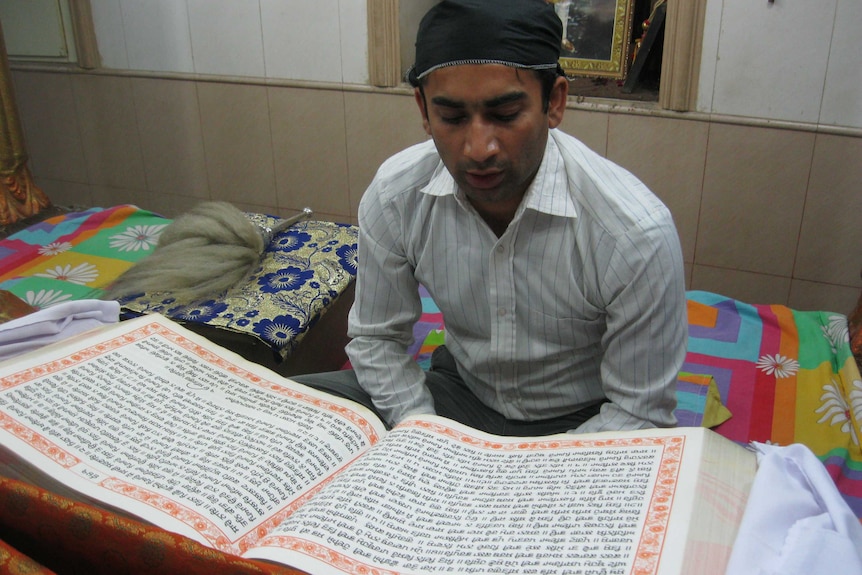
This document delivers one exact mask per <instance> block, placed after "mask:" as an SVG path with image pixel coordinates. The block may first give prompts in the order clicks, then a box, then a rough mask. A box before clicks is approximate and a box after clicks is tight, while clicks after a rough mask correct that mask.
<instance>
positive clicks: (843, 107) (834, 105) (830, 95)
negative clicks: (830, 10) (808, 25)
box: [820, 0, 862, 128]
mask: <svg viewBox="0 0 862 575" xmlns="http://www.w3.org/2000/svg"><path fill="white" fill-rule="evenodd" d="M860 24H862V2H859V0H838V13H837V15H836V17H835V28H834V30H833V31H832V45H831V50H830V52H829V67H828V68H827V69H826V85H825V86H824V88H823V107H822V108H821V110H820V123H822V124H830V125H838V126H851V127H854V128H862V70H860V67H859V63H860V62H862V42H859V39H858V38H857V37H856V34H858V33H859V25H860Z"/></svg>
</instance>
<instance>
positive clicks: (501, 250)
mask: <svg viewBox="0 0 862 575" xmlns="http://www.w3.org/2000/svg"><path fill="white" fill-rule="evenodd" d="M505 251H506V246H504V245H499V246H497V253H498V254H502V253H503V252H505Z"/></svg>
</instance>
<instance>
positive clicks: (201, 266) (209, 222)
mask: <svg viewBox="0 0 862 575" xmlns="http://www.w3.org/2000/svg"><path fill="white" fill-rule="evenodd" d="M312 213H313V212H312V210H311V209H309V208H305V209H304V210H303V211H302V212H300V213H299V214H297V215H295V216H293V217H290V218H287V219H283V220H279V221H277V222H276V224H275V225H274V226H272V227H269V226H268V225H267V223H268V222H269V221H271V218H266V217H263V216H261V215H259V214H247V213H245V212H242V211H240V210H239V209H238V208H236V207H235V206H233V205H231V204H230V203H228V202H203V203H200V204H198V205H197V206H195V207H194V208H193V209H191V210H189V211H188V212H186V213H185V214H183V215H181V216H180V217H178V218H177V219H175V220H174V221H173V222H171V224H170V225H168V226H167V227H166V228H165V229H164V230H163V231H162V233H161V236H160V237H159V241H158V244H157V245H156V248H155V249H154V250H153V253H152V254H150V255H149V256H147V257H145V258H144V259H142V260H140V261H139V262H137V263H136V264H135V265H133V266H132V267H130V268H129V269H128V270H126V271H125V272H124V273H123V274H122V275H121V276H120V277H118V278H117V279H116V281H114V282H113V283H112V284H111V285H110V286H109V287H108V288H107V289H106V290H105V293H104V295H103V296H102V298H103V299H121V298H124V297H128V296H132V295H135V294H140V293H149V292H169V293H171V294H172V295H173V296H175V297H178V298H183V299H198V298H202V297H204V296H214V295H218V294H220V293H222V292H224V291H225V290H227V289H229V288H231V287H232V286H234V285H236V284H238V283H239V282H241V281H242V280H244V279H245V278H246V277H247V276H248V275H249V274H250V273H251V272H252V271H253V270H254V268H255V266H256V265H257V264H258V263H259V262H260V257H261V254H263V251H264V249H266V246H268V245H269V242H270V241H271V240H272V238H273V237H274V236H275V235H276V234H277V233H279V232H281V231H283V230H285V229H287V228H289V227H290V226H292V225H293V224H295V223H297V222H299V221H301V220H304V219H306V218H308V217H310V216H311V215H312Z"/></svg>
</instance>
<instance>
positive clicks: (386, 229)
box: [347, 180, 434, 425]
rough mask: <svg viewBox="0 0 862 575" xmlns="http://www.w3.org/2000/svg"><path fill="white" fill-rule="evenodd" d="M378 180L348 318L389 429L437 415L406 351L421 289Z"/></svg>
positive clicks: (355, 355)
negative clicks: (411, 418)
mask: <svg viewBox="0 0 862 575" xmlns="http://www.w3.org/2000/svg"><path fill="white" fill-rule="evenodd" d="M379 185H380V184H379V183H378V182H377V181H376V180H375V182H372V184H371V186H370V187H369V189H368V190H367V191H366V193H365V195H364V196H363V198H362V201H361V202H360V206H359V246H358V259H359V266H358V273H357V278H356V299H355V301H354V304H353V307H352V309H351V311H350V315H349V319H348V335H349V336H350V337H351V338H353V339H352V340H351V341H350V343H348V345H347V354H348V357H349V358H350V362H351V364H352V366H353V369H354V370H355V372H356V376H357V379H358V380H359V384H360V385H361V386H362V388H363V389H364V390H365V391H366V392H367V393H368V394H369V395H370V396H371V399H372V401H373V402H374V406H375V407H376V408H377V410H378V411H379V412H380V414H381V415H382V416H383V417H384V419H386V421H387V423H389V424H390V425H396V424H397V423H398V422H400V421H401V420H402V419H404V418H405V417H407V416H410V415H417V414H433V413H434V401H433V399H432V397H431V393H430V392H429V391H428V388H427V386H426V385H425V375H424V372H423V371H422V369H421V368H420V366H419V365H418V364H417V363H416V362H415V361H414V360H413V358H412V357H410V356H409V355H408V353H407V348H408V346H409V345H410V344H411V343H412V342H413V325H414V324H415V323H416V321H417V320H418V319H419V316H420V315H421V313H422V303H421V299H420V296H419V286H418V284H417V282H416V279H415V278H414V275H413V267H412V266H411V264H410V262H409V261H408V258H407V256H406V253H405V248H404V245H403V241H401V239H400V238H399V236H398V234H397V230H400V229H401V227H400V225H399V223H398V215H397V213H396V211H395V210H394V209H393V208H392V207H391V206H387V205H385V204H384V203H383V202H382V200H381V198H380V193H379V192H380V190H379Z"/></svg>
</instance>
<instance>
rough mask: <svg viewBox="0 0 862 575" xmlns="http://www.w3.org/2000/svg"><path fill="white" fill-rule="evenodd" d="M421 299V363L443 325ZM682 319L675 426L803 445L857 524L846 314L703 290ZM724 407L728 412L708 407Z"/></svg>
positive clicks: (861, 396) (855, 390) (861, 495)
mask: <svg viewBox="0 0 862 575" xmlns="http://www.w3.org/2000/svg"><path fill="white" fill-rule="evenodd" d="M420 295H421V298H422V305H423V313H422V316H421V318H420V320H419V321H418V322H417V323H416V325H415V327H414V337H415V342H414V344H413V346H412V347H411V349H410V351H411V353H412V354H413V355H414V357H415V358H416V360H417V361H418V362H419V363H420V365H422V366H423V367H424V368H426V369H427V367H428V366H429V363H430V358H431V352H432V351H433V350H434V348H435V347H437V346H438V345H440V344H442V343H443V339H444V331H443V328H444V326H443V316H442V314H441V313H440V310H439V309H438V308H437V306H436V304H435V303H434V301H433V300H432V299H431V298H430V296H429V295H428V292H427V291H425V290H424V288H421V289H420ZM688 316H689V344H688V354H687V356H686V360H685V364H684V365H683V368H682V372H681V373H680V376H679V379H678V381H677V399H678V403H679V405H678V408H677V412H676V415H677V419H678V420H679V424H680V425H705V426H709V427H713V429H715V431H717V432H718V433H720V434H721V435H724V436H725V437H727V438H729V439H731V440H733V441H736V442H738V443H741V444H747V443H748V442H750V441H760V442H772V443H775V444H779V445H788V444H791V443H802V444H804V445H806V446H808V447H809V448H811V450H812V451H813V452H814V453H815V454H816V455H817V456H818V457H819V458H820V460H821V461H823V463H824V465H825V466H826V468H827V470H828V471H829V474H830V475H831V476H832V478H833V480H834V481H835V484H836V485H837V486H838V489H839V491H840V492H841V493H842V495H843V496H844V498H845V500H846V501H847V503H848V504H849V505H850V507H851V508H852V509H853V511H854V512H855V513H856V515H857V517H859V518H860V520H862V450H860V438H862V427H860V425H862V376H860V372H859V366H858V365H857V363H856V361H855V359H854V357H853V355H852V353H851V351H850V344H849V338H848V330H847V317H846V316H844V315H842V314H839V313H831V312H822V311H814V312H805V311H796V310H792V309H790V308H788V307H785V306H781V305H750V304H747V303H743V302H741V301H738V300H734V299H731V298H728V297H724V296H721V295H718V294H714V293H709V292H702V291H691V292H688ZM716 388H717V395H718V397H712V399H715V400H716V401H711V392H712V391H715V390H716ZM719 399H720V403H719V402H718V400H719ZM724 408H726V410H727V411H728V412H729V413H720V412H719V411H716V410H723V409H724ZM728 416H729V417H728Z"/></svg>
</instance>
